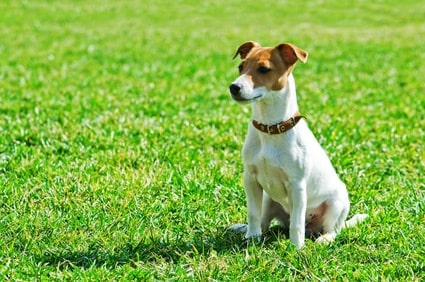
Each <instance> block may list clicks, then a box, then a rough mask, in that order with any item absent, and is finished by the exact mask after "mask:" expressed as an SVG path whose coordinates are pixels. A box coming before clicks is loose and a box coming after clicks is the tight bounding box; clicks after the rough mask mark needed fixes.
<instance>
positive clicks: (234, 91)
mask: <svg viewBox="0 0 425 282" xmlns="http://www.w3.org/2000/svg"><path fill="white" fill-rule="evenodd" d="M241 88H242V87H241V86H240V85H239V84H236V83H232V84H231V85H230V87H229V90H230V93H232V95H238V94H239V92H240V91H241Z"/></svg>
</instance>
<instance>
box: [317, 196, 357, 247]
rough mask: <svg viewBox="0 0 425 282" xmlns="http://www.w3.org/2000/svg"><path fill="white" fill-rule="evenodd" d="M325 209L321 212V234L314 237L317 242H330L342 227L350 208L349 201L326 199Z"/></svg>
mask: <svg viewBox="0 0 425 282" xmlns="http://www.w3.org/2000/svg"><path fill="white" fill-rule="evenodd" d="M326 205H327V207H326V211H325V213H324V214H323V229H322V230H323V234H322V235H321V236H320V237H319V238H317V239H316V242H318V243H330V242H332V241H334V240H335V238H336V235H337V234H338V233H339V231H340V230H341V228H343V226H344V223H345V219H346V218H347V215H348V211H349V209H350V203H349V201H348V200H347V201H345V200H341V199H331V200H328V201H326Z"/></svg>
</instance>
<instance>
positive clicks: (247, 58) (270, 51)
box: [229, 41, 308, 103]
mask: <svg viewBox="0 0 425 282" xmlns="http://www.w3.org/2000/svg"><path fill="white" fill-rule="evenodd" d="M238 55H240V57H241V59H242V62H241V63H240V65H239V74H240V76H239V77H238V78H237V79H236V80H235V81H234V82H233V83H232V84H231V85H230V87H229V90H230V94H231V96H232V98H233V99H234V100H236V101H237V102H239V103H249V102H253V101H256V100H260V99H262V98H264V97H265V96H266V95H267V93H273V92H275V91H279V90H282V89H283V88H284V87H285V86H286V82H287V77H288V75H289V74H290V73H291V71H292V69H293V68H294V66H295V63H296V62H297V61H298V60H300V61H301V62H302V63H305V62H306V61H307V56H308V54H307V52H306V51H304V50H302V49H300V48H298V47H296V46H294V45H292V44H289V43H283V44H279V45H277V46H276V47H274V48H272V47H261V46H260V44H258V43H257V42H253V41H248V42H245V43H244V44H242V45H241V46H239V48H238V50H237V51H236V53H235V55H234V57H233V59H234V58H236V57H237V56H238Z"/></svg>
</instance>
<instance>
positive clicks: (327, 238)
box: [315, 233, 336, 245]
mask: <svg viewBox="0 0 425 282" xmlns="http://www.w3.org/2000/svg"><path fill="white" fill-rule="evenodd" d="M335 238H336V233H326V234H323V235H322V236H320V237H319V238H317V239H316V241H315V242H316V243H319V244H325V245H327V244H329V243H331V242H333V241H334V240H335Z"/></svg>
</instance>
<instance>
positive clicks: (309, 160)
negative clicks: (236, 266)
mask: <svg viewBox="0 0 425 282" xmlns="http://www.w3.org/2000/svg"><path fill="white" fill-rule="evenodd" d="M238 55H240V57H241V59H242V63H241V64H240V65H239V73H240V76H239V77H238V78H237V79H236V80H235V81H234V82H233V83H232V84H231V85H230V87H229V90H230V94H231V97H232V98H233V99H234V100H235V101H237V102H238V103H241V104H246V103H251V105H252V123H250V125H249V128H248V134H247V136H246V139H245V143H244V146H243V149H242V158H243V165H244V174H243V180H244V186H245V193H246V198H247V199H246V200H247V208H248V224H247V225H246V224H235V225H233V226H231V227H230V229H231V230H234V231H239V232H243V233H246V234H245V238H246V239H249V238H256V239H258V240H260V239H261V234H262V231H265V230H267V228H268V227H269V225H270V222H271V221H272V220H273V219H276V220H277V221H278V222H279V223H280V225H282V226H283V227H286V228H289V238H290V241H291V242H292V243H293V244H295V246H296V247H297V248H298V249H299V248H301V247H302V246H303V245H304V239H305V236H313V235H314V236H318V237H317V239H316V242H323V243H327V242H331V241H333V240H334V239H335V237H336V235H337V233H338V232H339V231H340V230H341V228H343V227H349V226H354V225H355V224H356V223H357V222H360V221H363V220H364V219H365V218H366V217H367V215H365V214H357V215H355V216H354V217H353V218H352V219H350V220H348V221H345V219H346V218H347V214H348V211H349V209H350V202H349V200H348V194H347V190H346V188H345V185H344V183H342V181H341V180H340V179H339V177H338V176H337V174H336V172H335V169H334V168H333V166H332V164H331V162H330V160H329V158H328V156H327V155H326V153H325V151H324V150H323V149H322V148H321V147H320V145H319V143H318V141H317V140H316V138H315V137H314V136H313V134H312V132H311V131H310V129H309V128H308V126H307V123H306V122H305V120H304V119H303V116H301V115H300V113H299V110H298V104H297V97H296V91H295V81H294V77H293V75H292V70H293V69H294V66H295V63H296V62H297V61H298V60H299V61H301V62H302V63H305V62H306V61H307V56H308V54H307V52H306V51H304V50H302V49H300V48H298V47H296V46H294V45H292V44H289V43H284V44H280V45H278V46H276V47H274V48H271V47H261V46H260V45H259V44H258V43H256V42H252V41H250V42H246V43H244V44H242V45H241V46H240V47H239V48H238V50H237V51H236V53H235V55H234V57H233V59H234V58H235V57H237V56H238Z"/></svg>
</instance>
